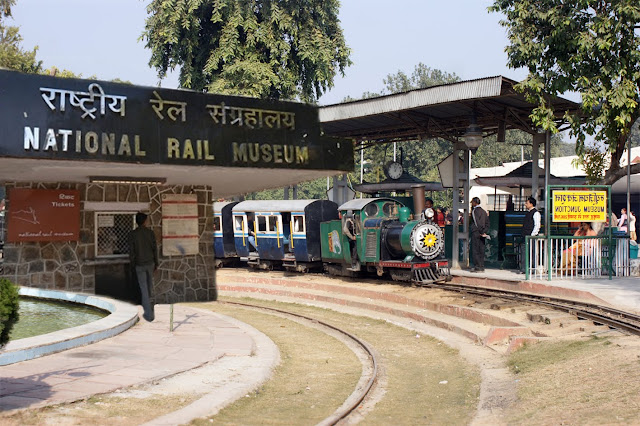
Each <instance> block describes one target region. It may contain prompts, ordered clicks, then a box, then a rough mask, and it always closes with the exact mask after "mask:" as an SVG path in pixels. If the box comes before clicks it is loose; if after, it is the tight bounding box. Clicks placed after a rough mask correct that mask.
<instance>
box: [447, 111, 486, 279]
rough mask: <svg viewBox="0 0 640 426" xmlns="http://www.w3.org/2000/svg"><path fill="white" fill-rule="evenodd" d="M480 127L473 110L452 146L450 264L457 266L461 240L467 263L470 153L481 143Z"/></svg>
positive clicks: (463, 260) (464, 258) (463, 254)
mask: <svg viewBox="0 0 640 426" xmlns="http://www.w3.org/2000/svg"><path fill="white" fill-rule="evenodd" d="M482 134H483V133H482V128H481V127H480V126H478V124H477V123H476V115H475V112H474V113H473V115H472V116H471V122H470V124H469V126H468V127H467V129H466V130H465V133H464V135H463V136H462V141H461V142H458V143H456V144H455V146H454V151H453V211H454V216H453V217H454V219H453V245H454V246H453V250H452V256H451V257H452V259H451V266H452V267H453V268H458V267H459V266H460V265H459V254H458V250H459V241H460V240H462V241H463V250H462V256H463V259H462V262H463V265H464V266H467V265H468V264H469V219H468V217H469V215H468V213H469V186H470V182H471V153H475V152H476V151H477V150H478V147H480V145H481V144H482ZM460 151H462V153H463V157H464V163H463V166H462V167H463V169H464V170H459V169H460V165H459V158H460V154H459V153H460ZM460 181H462V182H463V184H462V192H463V196H462V199H463V200H462V203H463V204H462V211H463V217H464V218H465V220H463V222H462V236H460V232H459V229H458V227H459V222H458V211H459V210H460Z"/></svg>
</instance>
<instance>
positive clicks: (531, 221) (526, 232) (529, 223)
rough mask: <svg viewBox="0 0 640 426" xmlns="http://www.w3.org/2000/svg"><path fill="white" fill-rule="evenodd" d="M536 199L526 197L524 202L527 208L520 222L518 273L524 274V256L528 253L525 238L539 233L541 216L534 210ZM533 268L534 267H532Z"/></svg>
mask: <svg viewBox="0 0 640 426" xmlns="http://www.w3.org/2000/svg"><path fill="white" fill-rule="evenodd" d="M536 204H537V202H536V199H535V198H533V197H528V198H527V200H526V201H525V202H524V206H525V207H526V208H527V214H526V215H525V216H524V219H523V220H522V231H521V235H522V240H521V241H520V248H519V250H520V271H519V272H520V273H521V274H524V273H525V270H524V269H525V262H526V256H528V255H529V253H525V247H526V246H525V238H526V237H527V236H535V235H538V233H539V232H540V222H541V215H540V212H539V211H538V210H537V209H536ZM533 266H535V265H533Z"/></svg>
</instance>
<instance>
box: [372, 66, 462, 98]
mask: <svg viewBox="0 0 640 426" xmlns="http://www.w3.org/2000/svg"><path fill="white" fill-rule="evenodd" d="M456 81H460V77H458V76H457V75H456V73H453V74H450V73H448V72H446V71H441V70H439V69H431V68H429V67H428V66H426V65H425V64H423V63H422V62H420V63H419V64H418V65H416V66H415V68H414V69H413V73H411V77H409V76H407V75H406V74H405V73H404V72H402V71H400V70H398V72H397V73H396V74H389V75H387V77H386V78H385V79H384V80H383V82H384V84H385V85H386V87H385V91H384V92H383V94H386V93H401V92H407V91H409V90H413V89H426V88H427V87H431V86H438V85H441V84H447V83H455V82H456Z"/></svg>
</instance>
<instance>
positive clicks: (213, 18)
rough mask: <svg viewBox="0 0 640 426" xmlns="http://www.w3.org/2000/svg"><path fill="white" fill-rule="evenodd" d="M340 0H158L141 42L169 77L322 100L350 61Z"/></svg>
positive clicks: (234, 90) (200, 85)
mask: <svg viewBox="0 0 640 426" xmlns="http://www.w3.org/2000/svg"><path fill="white" fill-rule="evenodd" d="M338 8H339V1H338V0H255V1H249V0H153V1H152V2H151V3H150V4H149V6H148V7H147V12H148V14H149V16H148V18H147V21H146V26H145V31H144V33H143V35H142V38H143V39H144V40H146V46H147V47H148V48H149V49H151V60H150V61H149V65H150V66H152V67H154V68H155V69H156V70H157V71H158V76H159V77H160V78H161V79H162V78H164V77H165V76H166V73H167V71H169V70H173V69H175V68H176V67H179V68H180V77H179V81H180V86H181V87H185V88H191V89H194V90H208V91H211V92H216V93H227V94H239V95H247V96H254V97H261V98H267V97H268V98H274V99H295V98H299V99H301V100H303V101H306V102H313V101H315V100H317V99H318V98H319V97H320V96H321V95H322V94H323V93H324V92H325V91H326V90H327V89H329V88H331V87H332V86H333V79H334V77H335V75H336V74H337V73H338V72H340V73H341V74H344V69H345V68H346V67H347V66H348V65H350V64H351V62H350V60H349V53H350V51H349V48H348V47H347V46H346V44H345V40H344V36H343V34H342V29H341V28H340V25H339V20H338Z"/></svg>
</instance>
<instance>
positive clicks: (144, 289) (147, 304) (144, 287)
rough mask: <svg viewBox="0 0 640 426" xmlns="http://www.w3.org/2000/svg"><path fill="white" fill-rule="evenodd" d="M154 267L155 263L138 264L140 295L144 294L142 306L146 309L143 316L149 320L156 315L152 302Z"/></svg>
mask: <svg viewBox="0 0 640 426" xmlns="http://www.w3.org/2000/svg"><path fill="white" fill-rule="evenodd" d="M154 267H155V265H154V264H153V263H150V264H148V265H136V275H137V276H138V285H139V286H140V295H141V296H142V308H143V309H144V314H143V315H142V316H143V317H144V319H146V320H147V321H153V320H154V319H155V317H156V316H155V313H154V312H153V305H152V304H151V294H152V291H153V270H154Z"/></svg>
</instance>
